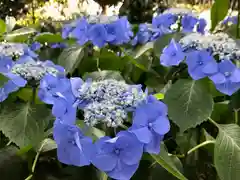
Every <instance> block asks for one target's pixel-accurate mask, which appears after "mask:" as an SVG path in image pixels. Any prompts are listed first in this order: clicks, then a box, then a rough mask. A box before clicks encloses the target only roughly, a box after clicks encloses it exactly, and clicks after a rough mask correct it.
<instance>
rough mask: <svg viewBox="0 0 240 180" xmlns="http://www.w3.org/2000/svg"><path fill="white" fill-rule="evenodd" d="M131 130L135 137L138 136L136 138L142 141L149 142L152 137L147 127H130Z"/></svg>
mask: <svg viewBox="0 0 240 180" xmlns="http://www.w3.org/2000/svg"><path fill="white" fill-rule="evenodd" d="M131 132H132V133H134V134H135V135H136V137H137V138H138V140H139V141H140V142H142V143H146V144H147V143H149V142H150V141H151V139H152V133H151V131H150V130H149V129H148V127H147V126H146V127H142V128H138V129H135V128H134V127H132V129H131Z"/></svg>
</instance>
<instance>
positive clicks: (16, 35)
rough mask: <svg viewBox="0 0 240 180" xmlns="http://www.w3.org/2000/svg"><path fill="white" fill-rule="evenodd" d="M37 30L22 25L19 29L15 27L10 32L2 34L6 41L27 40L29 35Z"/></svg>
mask: <svg viewBox="0 0 240 180" xmlns="http://www.w3.org/2000/svg"><path fill="white" fill-rule="evenodd" d="M36 32H37V31H36V30H35V29H33V28H28V27H24V28H21V29H17V30H15V31H12V32H10V33H7V34H6V35H5V36H4V39H5V40H7V41H14V42H25V41H27V40H28V38H29V36H30V35H33V34H34V33H36Z"/></svg>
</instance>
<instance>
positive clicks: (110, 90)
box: [71, 79, 146, 127]
mask: <svg viewBox="0 0 240 180" xmlns="http://www.w3.org/2000/svg"><path fill="white" fill-rule="evenodd" d="M71 83H72V91H73V94H74V95H75V97H76V98H77V99H78V102H79V105H78V107H79V108H81V109H83V111H84V121H85V123H86V124H88V125H91V126H94V125H96V124H97V123H100V122H102V123H106V124H107V126H109V127H117V126H118V125H121V124H122V123H123V121H124V120H126V119H127V112H129V111H133V110H134V109H135V108H136V107H137V106H138V105H139V104H141V103H142V102H143V101H144V100H145V99H146V94H145V93H144V92H143V91H142V90H141V86H139V85H128V84H126V83H125V82H124V81H117V80H114V79H106V80H102V81H96V82H91V81H89V80H88V81H86V82H83V81H81V79H74V80H72V81H71Z"/></svg>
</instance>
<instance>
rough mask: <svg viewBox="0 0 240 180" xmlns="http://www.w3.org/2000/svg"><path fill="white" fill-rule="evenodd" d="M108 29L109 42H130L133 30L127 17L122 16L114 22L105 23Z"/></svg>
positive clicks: (117, 43)
mask: <svg viewBox="0 0 240 180" xmlns="http://www.w3.org/2000/svg"><path fill="white" fill-rule="evenodd" d="M105 28H106V31H107V42H109V43H110V44H114V45H119V44H124V43H127V42H129V40H130V38H131V36H132V31H131V28H130V25H129V22H128V20H127V18H126V17H122V18H120V19H118V20H116V21H114V22H112V23H109V24H106V25H105Z"/></svg>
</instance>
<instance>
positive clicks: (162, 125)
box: [152, 116, 170, 135]
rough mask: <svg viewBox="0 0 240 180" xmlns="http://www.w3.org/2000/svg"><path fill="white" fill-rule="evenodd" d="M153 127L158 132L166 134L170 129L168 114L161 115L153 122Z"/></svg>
mask: <svg viewBox="0 0 240 180" xmlns="http://www.w3.org/2000/svg"><path fill="white" fill-rule="evenodd" d="M152 127H153V130H154V131H155V132H156V133H157V134H159V135H164V134H166V133H167V132H168V131H169V130H170V122H169V120H168V118H167V117H166V116H160V117H159V118H157V119H156V121H155V122H153V126H152Z"/></svg>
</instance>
